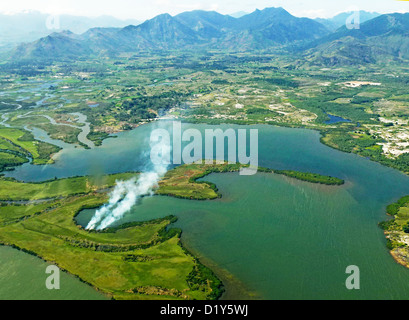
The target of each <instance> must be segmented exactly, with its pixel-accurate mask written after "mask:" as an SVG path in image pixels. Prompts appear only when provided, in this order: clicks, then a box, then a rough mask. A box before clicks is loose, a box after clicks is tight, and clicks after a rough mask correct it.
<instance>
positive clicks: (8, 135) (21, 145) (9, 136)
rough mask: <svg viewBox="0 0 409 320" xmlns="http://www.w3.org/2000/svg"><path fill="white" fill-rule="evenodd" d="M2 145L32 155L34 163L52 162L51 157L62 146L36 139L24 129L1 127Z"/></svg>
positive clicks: (6, 148)
mask: <svg viewBox="0 0 409 320" xmlns="http://www.w3.org/2000/svg"><path fill="white" fill-rule="evenodd" d="M0 138H1V141H0V143H1V145H2V146H3V147H4V149H5V150H12V151H16V150H17V148H18V151H19V152H23V153H25V154H28V155H31V157H32V158H33V164H38V165H41V164H47V163H51V162H52V160H50V157H51V155H52V154H54V153H56V152H58V151H59V150H60V148H58V147H57V146H54V145H50V144H48V143H44V142H41V141H36V140H35V139H34V137H33V136H32V135H31V134H30V133H28V132H26V131H23V130H19V129H14V128H1V127H0Z"/></svg>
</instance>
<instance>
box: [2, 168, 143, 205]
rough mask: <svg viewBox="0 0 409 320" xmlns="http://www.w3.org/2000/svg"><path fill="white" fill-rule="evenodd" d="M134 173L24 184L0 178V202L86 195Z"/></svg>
mask: <svg viewBox="0 0 409 320" xmlns="http://www.w3.org/2000/svg"><path fill="white" fill-rule="evenodd" d="M135 175H136V173H121V174H115V175H109V176H103V177H76V178H68V179H60V180H55V181H48V182H44V183H24V182H20V181H16V180H13V179H7V178H0V201H1V200H3V201H5V200H8V201H20V200H28V201H29V200H41V199H52V198H58V197H68V196H72V195H79V194H86V193H90V192H93V191H97V190H101V189H106V188H109V187H112V186H114V185H115V181H116V180H127V179H130V178H131V177H133V176H135Z"/></svg>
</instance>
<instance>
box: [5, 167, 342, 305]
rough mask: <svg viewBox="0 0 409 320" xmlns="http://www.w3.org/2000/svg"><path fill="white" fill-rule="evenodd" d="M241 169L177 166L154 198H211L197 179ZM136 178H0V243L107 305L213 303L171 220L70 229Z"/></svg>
mask: <svg viewBox="0 0 409 320" xmlns="http://www.w3.org/2000/svg"><path fill="white" fill-rule="evenodd" d="M241 167H242V166H241V165H239V164H234V165H230V164H221V165H218V164H213V165H206V164H192V165H184V166H181V167H178V168H176V169H173V170H171V171H169V172H168V173H167V175H166V176H165V177H164V179H163V180H162V181H161V182H160V186H159V189H158V190H157V194H158V195H168V196H172V197H178V198H188V199H198V200H205V199H216V198H218V197H220V196H221V195H220V193H219V192H218V189H217V187H216V186H215V185H214V184H212V183H210V182H201V181H200V182H199V181H198V180H199V179H200V178H203V177H205V176H207V175H209V174H211V173H224V172H237V171H239V170H240V168H241ZM261 171H262V172H271V173H279V174H285V175H287V176H290V177H293V178H296V179H301V180H306V179H309V180H310V182H313V183H324V182H328V183H335V182H339V181H337V180H333V179H334V178H331V177H324V176H320V175H313V174H308V173H300V172H298V173H296V172H293V171H288V172H275V171H273V170H271V169H265V168H264V169H262V170H261ZM137 174H138V173H123V174H116V175H108V176H103V177H76V178H69V179H60V180H53V181H47V182H43V183H23V182H19V181H16V180H13V179H7V178H1V179H0V244H1V245H6V246H11V247H14V248H17V249H20V250H22V251H24V252H27V253H30V254H33V255H35V256H38V257H40V258H41V259H43V260H45V261H48V262H50V263H54V264H56V265H58V266H59V267H60V268H61V269H63V270H66V271H67V272H69V273H71V274H73V275H75V276H77V277H78V278H79V279H81V280H82V281H83V282H85V283H88V284H89V285H91V286H92V287H94V288H95V289H97V290H98V291H100V292H102V293H104V294H106V295H108V296H109V297H112V298H114V299H143V300H145V299H181V300H192V299H200V300H206V299H211V300H213V299H218V298H219V297H220V296H221V295H222V293H223V284H222V282H221V281H220V280H219V279H218V278H217V277H216V276H215V274H214V273H213V272H212V271H211V270H210V269H208V268H207V267H205V266H204V265H202V264H201V263H200V261H198V260H197V258H195V257H194V256H193V255H192V254H190V253H189V252H188V251H187V250H186V249H185V248H183V246H182V244H181V241H180V236H181V230H178V229H174V228H169V226H170V225H171V224H172V223H174V222H175V221H176V220H177V218H176V217H174V216H169V217H165V218H162V219H156V220H153V221H147V222H137V223H128V224H125V225H122V226H120V227H115V228H110V229H106V230H104V231H102V232H96V231H91V232H89V231H86V230H84V229H83V228H82V227H80V226H78V225H77V224H76V222H75V219H74V218H75V216H76V215H77V214H78V213H79V212H80V211H82V210H83V209H89V208H98V207H100V206H102V205H103V204H104V203H106V202H107V200H108V193H109V190H110V188H111V187H113V186H114V185H115V181H117V180H127V179H130V178H132V177H134V176H135V175H137ZM90 262H92V263H90Z"/></svg>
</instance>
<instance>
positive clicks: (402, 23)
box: [10, 8, 409, 65]
mask: <svg viewBox="0 0 409 320" xmlns="http://www.w3.org/2000/svg"><path fill="white" fill-rule="evenodd" d="M349 15H350V14H348V13H345V14H344V15H341V16H336V17H334V18H333V19H332V20H331V21H329V22H328V23H332V24H333V25H332V27H331V26H329V25H328V23H327V24H325V23H324V24H323V23H321V22H319V21H317V20H312V19H308V18H298V17H294V16H293V15H291V14H290V13H288V12H287V11H286V10H284V9H283V8H266V9H264V10H256V11H254V12H253V13H251V14H246V15H242V16H239V17H238V18H235V17H232V16H230V15H222V14H219V13H217V12H213V11H210V12H209V11H191V12H184V13H181V14H179V15H176V16H171V15H169V14H162V15H159V16H157V17H155V18H153V19H150V20H147V21H145V22H144V23H142V24H139V25H129V26H126V27H124V28H112V27H111V28H91V29H89V30H87V31H86V32H84V33H82V34H76V33H73V32H71V31H62V32H55V33H52V34H50V35H48V36H46V37H43V38H41V39H40V40H37V41H35V42H31V43H28V44H22V45H20V46H18V47H17V48H16V49H14V50H13V51H12V52H11V54H10V57H11V58H12V59H17V60H25V59H35V60H58V59H66V58H77V57H79V56H100V55H117V54H119V53H127V52H129V53H134V52H138V51H149V50H180V49H182V48H183V50H209V49H223V50H230V51H249V50H265V49H271V48H278V47H279V48H283V49H286V48H287V49H288V48H291V52H297V54H302V55H303V56H304V57H306V58H307V59H308V61H311V62H312V63H316V64H325V65H337V64H347V65H354V64H361V63H371V62H378V61H379V60H385V59H386V60H388V61H389V60H391V61H392V60H400V59H407V58H409V40H408V39H409V37H408V35H409V34H408V31H409V13H408V14H398V13H395V14H386V15H379V14H376V13H367V14H366V13H361V23H362V22H363V21H365V20H366V21H365V22H363V23H362V24H361V25H360V29H353V30H349V29H348V28H347V27H346V26H345V21H346V19H347V18H348V16H349ZM344 19H345V20H344ZM342 20H344V22H343V24H342V26H341V27H339V28H338V29H337V30H335V31H334V28H335V27H334V24H337V23H338V25H339V24H340V21H342ZM337 21H338V22H337Z"/></svg>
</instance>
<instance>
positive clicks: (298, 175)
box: [274, 170, 345, 186]
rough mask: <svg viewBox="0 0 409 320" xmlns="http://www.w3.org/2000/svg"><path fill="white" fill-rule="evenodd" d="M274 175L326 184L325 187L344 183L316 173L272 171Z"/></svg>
mask: <svg viewBox="0 0 409 320" xmlns="http://www.w3.org/2000/svg"><path fill="white" fill-rule="evenodd" d="M274 173H276V174H282V175H285V176H287V177H291V178H295V179H297V180H301V181H307V182H311V183H319V184H326V185H337V186H340V185H343V184H344V183H345V181H344V180H342V179H338V178H334V177H329V176H323V175H320V174H316V173H309V172H298V171H289V170H274Z"/></svg>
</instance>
